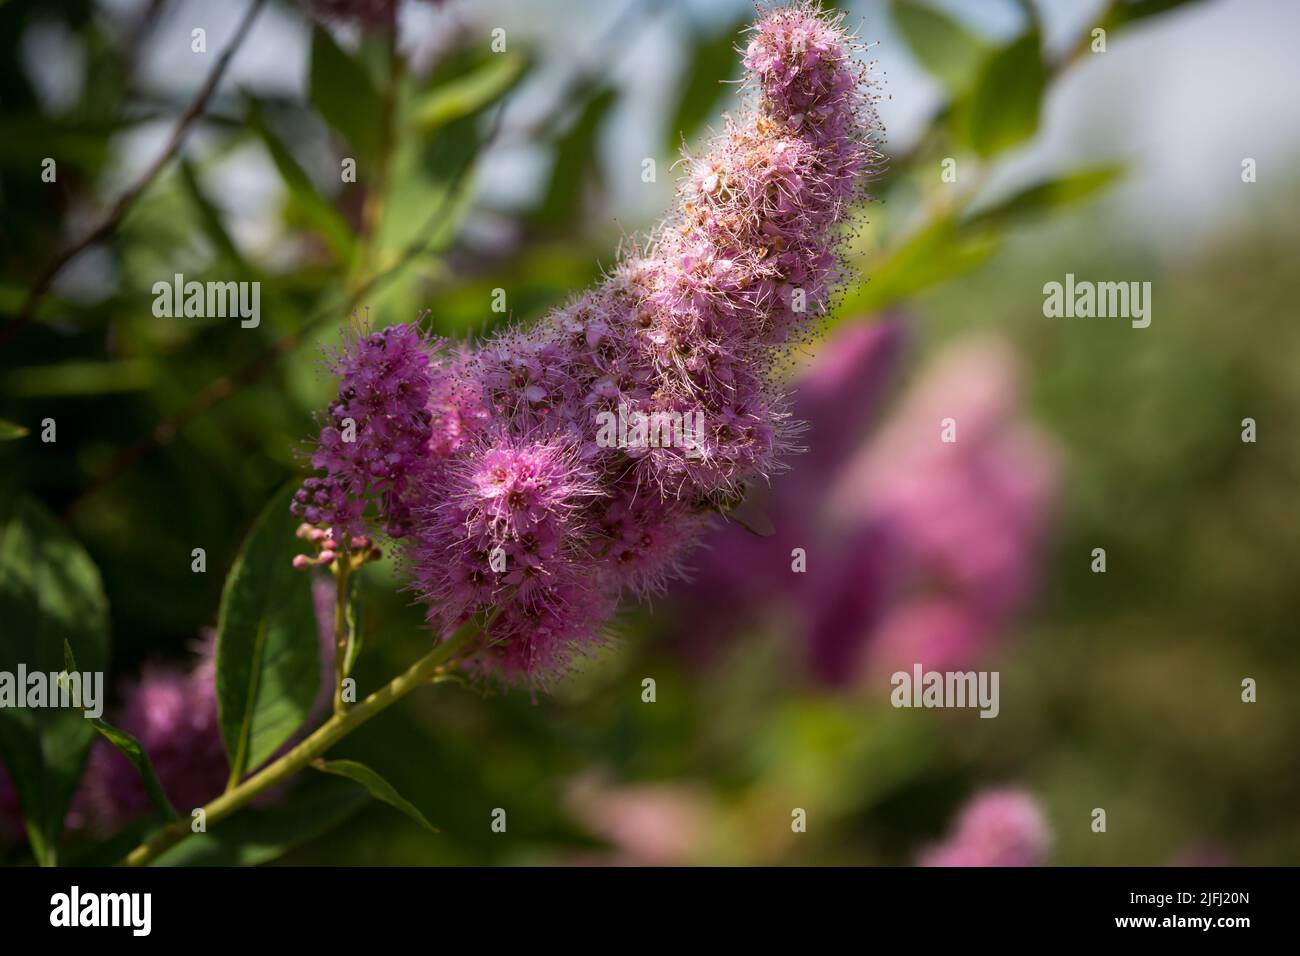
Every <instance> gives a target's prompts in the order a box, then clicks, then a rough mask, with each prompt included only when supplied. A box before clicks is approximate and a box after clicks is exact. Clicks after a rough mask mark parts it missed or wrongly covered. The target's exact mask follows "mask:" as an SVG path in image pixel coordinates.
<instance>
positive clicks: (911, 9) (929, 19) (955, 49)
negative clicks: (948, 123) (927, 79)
mask: <svg viewBox="0 0 1300 956" xmlns="http://www.w3.org/2000/svg"><path fill="white" fill-rule="evenodd" d="M889 12H890V16H891V17H892V19H893V22H894V26H895V27H896V28H897V29H898V32H899V33H901V34H902V35H903V39H905V40H906V41H907V45H908V47H909V48H910V49H911V51H912V55H913V56H915V57H916V59H917V60H918V61H919V62H920V64H921V65H922V66H924V67H925V68H926V70H928V71H929V72H930V73H931V74H932V75H933V76H935V77H936V78H937V79H938V80H939V81H940V82H941V83H943V85H944V87H945V88H946V89H947V90H948V92H949V93H952V94H961V93H963V92H964V91H965V90H966V88H967V87H968V86H970V83H971V81H972V80H973V79H974V76H975V71H976V68H977V67H978V66H979V64H980V62H981V61H982V60H983V59H984V57H985V56H987V55H988V45H987V44H986V43H985V42H984V41H983V40H982V39H980V37H979V36H977V35H976V34H974V33H972V32H971V31H970V30H968V29H966V27H964V26H962V24H960V23H959V22H957V21H956V20H954V19H952V18H951V17H950V16H948V15H947V14H946V13H941V12H940V11H938V10H936V9H935V8H934V7H931V6H928V5H927V4H924V3H918V2H916V0H893V2H892V3H890V5H889Z"/></svg>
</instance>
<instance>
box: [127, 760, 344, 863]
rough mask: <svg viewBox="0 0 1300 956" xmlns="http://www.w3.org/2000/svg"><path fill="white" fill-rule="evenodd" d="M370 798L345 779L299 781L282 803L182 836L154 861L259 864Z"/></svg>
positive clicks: (318, 833) (247, 811) (313, 835)
mask: <svg viewBox="0 0 1300 956" xmlns="http://www.w3.org/2000/svg"><path fill="white" fill-rule="evenodd" d="M366 800H367V797H366V793H365V791H363V790H361V789H360V788H358V787H356V786H355V785H353V784H351V783H345V782H343V781H342V780H339V781H323V782H322V783H321V784H319V785H317V786H312V787H302V786H296V787H295V788H294V790H293V793H292V795H291V797H290V798H289V800H287V801H286V802H285V803H284V804H283V805H280V806H271V807H245V808H244V809H243V810H240V811H239V813H237V814H235V815H234V816H233V817H231V818H229V819H228V820H222V821H221V822H220V823H219V824H217V825H215V826H214V827H213V828H212V829H211V830H209V831H208V832H206V833H196V834H193V835H191V836H189V837H187V838H186V839H185V840H182V841H181V842H180V843H178V844H177V845H176V846H174V847H172V848H171V849H170V850H168V851H167V852H166V853H163V854H162V855H161V856H159V857H158V859H157V860H155V861H154V863H153V865H154V866H260V865H261V864H263V863H269V862H271V861H272V860H274V859H276V858H277V857H280V856H283V855H284V854H285V853H287V852H289V851H290V850H292V849H293V848H294V847H296V846H300V845H302V844H303V843H306V842H308V841H309V840H314V839H316V838H317V837H319V836H321V835H323V834H325V833H328V832H329V831H330V830H333V829H334V828H335V827H336V826H338V825H339V824H340V823H342V822H343V821H344V820H346V819H347V818H348V817H350V816H351V815H352V814H353V813H355V812H356V811H357V810H358V809H360V808H361V807H362V806H363V805H364V804H365V803H366ZM127 849H128V850H129V849H131V848H130V847H127Z"/></svg>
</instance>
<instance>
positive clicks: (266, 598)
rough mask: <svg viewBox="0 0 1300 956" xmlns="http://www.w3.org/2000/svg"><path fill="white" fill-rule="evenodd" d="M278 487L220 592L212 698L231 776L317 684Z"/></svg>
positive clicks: (277, 735)
mask: <svg viewBox="0 0 1300 956" xmlns="http://www.w3.org/2000/svg"><path fill="white" fill-rule="evenodd" d="M292 495H293V488H292V487H289V488H285V489H284V490H283V491H281V492H280V493H279V494H277V495H276V496H275V497H274V498H272V499H271V503H270V504H268V505H267V506H266V509H265V510H264V511H263V512H262V514H261V515H260V516H259V517H258V519H257V523H256V524H255V525H254V526H253V530H252V531H251V532H250V533H249V535H248V539H247V540H246V541H245V542H244V546H243V548H242V549H241V550H240V552H239V555H238V557H236V558H235V563H234V566H233V567H232V568H231V569H230V576H229V577H228V578H226V586H225V590H224V591H223V592H222V595H221V614H220V617H219V619H218V621H217V706H218V709H219V711H220V720H221V739H222V741H223V742H224V743H225V746H226V754H227V756H228V757H229V759H230V772H231V780H232V781H235V780H238V779H239V778H240V777H242V776H243V775H244V774H245V773H246V772H247V771H250V770H252V769H254V768H256V767H257V766H259V765H260V764H261V763H262V762H263V761H265V760H266V759H267V758H268V757H270V756H271V755H272V754H274V753H275V751H276V750H277V749H278V748H279V747H280V745H281V744H283V743H284V742H285V741H286V740H288V739H289V738H290V737H291V736H293V733H294V731H296V730H297V729H298V728H299V727H300V726H302V723H303V721H304V720H306V718H307V715H308V713H310V711H311V707H312V703H313V702H314V701H315V699H316V691H317V690H318V688H319V687H320V638H319V636H318V634H317V627H316V617H315V612H314V610H313V607H312V598H311V580H310V575H308V574H306V573H304V572H301V571H296V570H294V568H293V566H292V563H291V562H292V560H293V556H294V555H295V554H296V553H297V552H298V548H297V546H296V545H297V543H298V539H297V538H295V537H294V533H293V532H294V528H295V527H296V526H297V523H298V521H297V519H296V518H294V517H293V515H291V514H290V513H289V503H290V501H291V499H292Z"/></svg>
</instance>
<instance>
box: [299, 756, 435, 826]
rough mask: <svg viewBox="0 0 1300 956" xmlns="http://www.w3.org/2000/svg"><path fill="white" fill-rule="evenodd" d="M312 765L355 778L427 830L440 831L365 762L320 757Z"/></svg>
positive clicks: (328, 771)
mask: <svg viewBox="0 0 1300 956" xmlns="http://www.w3.org/2000/svg"><path fill="white" fill-rule="evenodd" d="M312 766H313V767H315V768H316V769H317V770H320V771H322V772H323V773H332V774H337V775H338V776H340V777H347V778H348V779H349V780H355V781H356V782H357V783H359V784H361V786H363V787H365V788H366V789H367V790H369V791H370V795H371V796H372V797H374V798H375V799H377V800H382V801H384V803H387V804H388V805H389V806H392V807H396V808H397V809H398V810H401V811H402V812H403V813H405V814H406V815H407V816H408V817H410V818H411V819H412V820H414V821H415V822H416V823H418V824H420V826H422V827H424V828H425V829H426V830H429V831H430V832H432V833H437V832H438V830H437V828H436V827H435V826H433V824H431V823H430V822H429V821H428V820H426V819H425V818H424V814H423V813H421V812H420V811H419V810H418V809H416V807H415V804H413V803H411V802H410V801H409V800H407V799H406V798H405V797H403V796H402V795H401V794H400V793H398V792H397V791H396V790H394V789H393V786H392V784H390V783H389V782H388V781H387V780H385V779H384V778H383V777H381V776H379V774H377V773H375V772H374V771H373V770H371V769H370V768H369V767H367V766H366V765H365V764H359V763H357V762H356V761H355V760H321V759H319V758H318V759H316V760H313V761H312Z"/></svg>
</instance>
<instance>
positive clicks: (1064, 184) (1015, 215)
mask: <svg viewBox="0 0 1300 956" xmlns="http://www.w3.org/2000/svg"><path fill="white" fill-rule="evenodd" d="M1123 171H1124V170H1123V167H1121V166H1097V167H1093V168H1090V169H1081V170H1075V171H1074V172H1071V173H1067V174H1065V175H1063V176H1058V177H1057V178H1055V179H1049V180H1047V181H1045V182H1041V183H1035V184H1034V185H1033V186H1030V187H1028V188H1027V189H1022V190H1020V191H1019V192H1017V193H1015V194H1013V195H1011V196H1009V197H1006V198H1003V199H1000V200H998V201H997V202H995V203H993V204H992V205H990V206H987V207H985V208H983V209H977V210H976V211H975V212H974V213H973V214H972V215H970V216H968V217H967V218H966V219H965V220H963V222H962V225H963V227H966V226H978V227H983V226H990V225H995V224H996V225H1005V224H1007V223H1009V222H1011V221H1013V220H1018V219H1024V218H1029V217H1032V216H1040V215H1044V214H1046V213H1049V212H1053V211H1055V210H1058V209H1062V208H1065V207H1066V206H1070V205H1073V204H1075V203H1078V202H1082V201H1083V200H1085V199H1087V198H1088V197H1089V196H1092V195H1093V194H1095V193H1097V192H1100V191H1101V190H1103V189H1105V188H1106V187H1107V186H1109V185H1110V184H1111V183H1113V182H1114V181H1115V180H1116V179H1118V178H1119V177H1120V175H1121V174H1122V173H1123Z"/></svg>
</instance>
